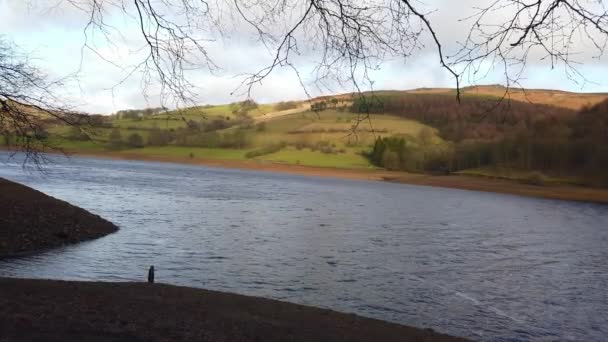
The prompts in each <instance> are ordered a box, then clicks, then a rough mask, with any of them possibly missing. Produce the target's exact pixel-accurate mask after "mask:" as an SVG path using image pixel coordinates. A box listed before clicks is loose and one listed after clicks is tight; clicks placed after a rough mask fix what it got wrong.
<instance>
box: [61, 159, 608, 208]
mask: <svg viewBox="0 0 608 342" xmlns="http://www.w3.org/2000/svg"><path fill="white" fill-rule="evenodd" d="M66 153H67V155H68V156H72V155H73V156H78V157H93V158H104V159H111V160H139V161H151V162H161V163H176V164H186V165H199V166H206V167H215V168H225V169H239V170H254V171H263V172H275V173H285V174H294V175H302V176H313V177H324V178H336V179H350V180H366V181H383V182H394V183H401V184H410V185H418V186H432V187H440V188H450V189H459V190H471V191H481V192H491V193H501V194H509V195H518V196H526V197H537V198H546V199H555V200H567V201H579V202H591V203H600V204H608V189H602V188H591V187H583V186H574V185H542V186H538V185H530V184H524V183H521V182H518V181H514V180H506V179H497V178H488V177H480V176H468V175H448V176H437V175H428V174H414V173H407V172H399V171H388V170H384V169H341V168H329V167H315V166H303V165H293V164H282V163H275V162H263V161H256V160H218V159H190V158H184V157H170V156H162V155H144V154H138V153H120V152H104V153H90V152H77V151H67V152H66Z"/></svg>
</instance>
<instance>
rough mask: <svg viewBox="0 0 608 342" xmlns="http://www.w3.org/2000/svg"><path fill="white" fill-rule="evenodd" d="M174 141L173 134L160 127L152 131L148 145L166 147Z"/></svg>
mask: <svg viewBox="0 0 608 342" xmlns="http://www.w3.org/2000/svg"><path fill="white" fill-rule="evenodd" d="M171 140H172V136H171V133H169V132H168V131H165V130H161V129H160V128H158V127H155V128H153V129H152V130H150V135H149V136H148V145H150V146H166V145H168V144H169V143H170V142H171Z"/></svg>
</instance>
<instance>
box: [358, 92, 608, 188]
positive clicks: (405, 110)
mask: <svg viewBox="0 0 608 342" xmlns="http://www.w3.org/2000/svg"><path fill="white" fill-rule="evenodd" d="M352 110H353V111H356V112H359V113H390V114H393V115H398V116H401V117H404V118H408V119H414V120H419V121H421V122H423V123H425V124H427V125H430V126H432V127H434V128H437V129H438V131H439V134H440V136H441V137H442V138H443V139H444V140H446V141H447V144H443V145H441V146H434V147H433V146H430V147H429V146H426V145H425V144H424V143H421V141H420V140H421V139H423V138H424V137H416V139H412V137H407V136H391V137H378V138H377V140H376V142H375V144H374V147H373V149H372V150H371V151H370V153H369V155H368V157H369V159H370V161H371V162H372V163H374V164H375V165H378V166H382V167H386V168H388V169H393V170H404V171H410V172H431V173H446V174H447V173H453V172H457V171H461V170H466V169H474V168H484V167H491V168H506V169H512V170H519V171H537V172H538V176H535V177H534V178H533V179H531V180H530V181H531V182H533V183H542V175H543V174H546V175H551V176H557V177H565V178H571V179H577V181H578V182H579V183H580V184H585V185H594V186H607V185H608V173H607V172H606V169H607V168H608V101H605V102H602V103H600V104H597V105H595V106H592V107H586V108H583V109H582V110H581V111H578V112H577V111H573V110H569V109H564V108H559V107H553V106H548V105H538V104H531V103H526V102H520V101H510V100H508V99H491V98H483V97H476V96H470V97H465V98H463V99H462V103H460V104H458V103H457V102H456V101H454V99H453V98H450V97H449V96H441V95H438V96H434V95H424V96H421V95H416V96H412V95H408V94H405V95H397V96H384V97H375V98H372V99H366V100H365V101H364V100H361V99H359V100H357V101H355V102H354V103H353V105H352Z"/></svg>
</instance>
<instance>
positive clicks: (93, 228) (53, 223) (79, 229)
mask: <svg viewBox="0 0 608 342" xmlns="http://www.w3.org/2000/svg"><path fill="white" fill-rule="evenodd" d="M117 230H118V227H116V226H115V225H114V224H112V223H111V222H108V221H106V220H104V219H103V218H101V217H99V216H98V215H95V214H92V213H90V212H88V211H86V210H84V209H81V208H78V207H76V206H73V205H71V204H69V203H67V202H64V201H61V200H58V199H56V198H53V197H51V196H48V195H45V194H43V193H42V192H40V191H36V190H34V189H31V188H29V187H27V186H24V185H21V184H17V183H14V182H11V181H9V180H6V179H3V178H0V259H1V258H6V257H11V256H19V255H23V254H27V253H31V252H35V251H39V250H42V249H47V248H52V247H58V246H62V245H66V244H72V243H76V242H81V241H86V240H91V239H95V238H99V237H102V236H104V235H107V234H110V233H113V232H115V231H117Z"/></svg>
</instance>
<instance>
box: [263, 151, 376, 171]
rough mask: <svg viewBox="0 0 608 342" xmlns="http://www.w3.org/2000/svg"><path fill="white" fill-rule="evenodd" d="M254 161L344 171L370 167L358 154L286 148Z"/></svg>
mask: <svg viewBox="0 0 608 342" xmlns="http://www.w3.org/2000/svg"><path fill="white" fill-rule="evenodd" d="M256 159H259V160H265V161H273V162H279V163H286V164H295V165H305V166H320V167H334V168H345V169H353V168H370V167H371V165H370V164H369V161H368V160H367V159H366V158H365V157H363V156H362V155H360V154H355V153H352V152H351V153H339V154H326V153H322V152H319V151H311V150H309V149H302V150H296V149H295V148H293V147H287V148H285V149H283V150H281V151H279V152H275V153H272V154H268V155H264V156H262V157H259V158H256Z"/></svg>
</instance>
